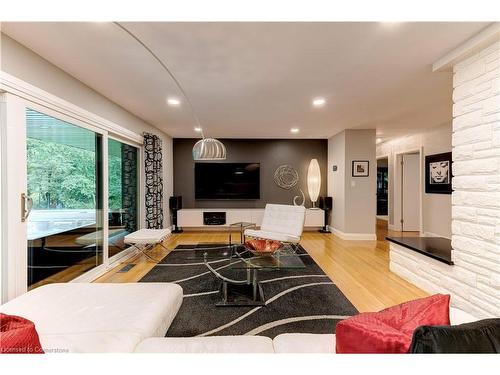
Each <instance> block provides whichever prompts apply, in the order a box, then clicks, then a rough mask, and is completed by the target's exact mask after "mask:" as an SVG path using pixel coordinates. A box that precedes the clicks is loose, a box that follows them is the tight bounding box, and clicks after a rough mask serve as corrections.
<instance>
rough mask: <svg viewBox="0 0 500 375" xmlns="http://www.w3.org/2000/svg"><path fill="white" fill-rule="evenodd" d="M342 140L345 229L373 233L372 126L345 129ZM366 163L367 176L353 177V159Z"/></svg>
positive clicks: (374, 166) (374, 174)
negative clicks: (343, 141)
mask: <svg viewBox="0 0 500 375" xmlns="http://www.w3.org/2000/svg"><path fill="white" fill-rule="evenodd" d="M345 132H346V141H345V154H346V159H345V164H346V165H345V168H346V169H345V170H346V174H345V177H346V179H345V191H346V202H347V204H346V211H345V221H346V223H345V230H346V232H347V233H363V234H375V226H376V222H375V216H376V213H377V194H376V193H377V160H376V156H375V150H376V146H375V129H367V130H346V131H345ZM353 160H367V161H368V162H369V175H368V177H352V161H353Z"/></svg>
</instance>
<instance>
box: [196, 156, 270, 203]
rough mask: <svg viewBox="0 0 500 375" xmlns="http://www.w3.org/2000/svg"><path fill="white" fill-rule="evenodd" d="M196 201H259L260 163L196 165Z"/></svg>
mask: <svg viewBox="0 0 500 375" xmlns="http://www.w3.org/2000/svg"><path fill="white" fill-rule="evenodd" d="M194 185H195V199H259V198H260V164H259V163H195V165H194Z"/></svg>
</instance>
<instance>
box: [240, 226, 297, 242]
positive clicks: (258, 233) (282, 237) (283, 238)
mask: <svg viewBox="0 0 500 375" xmlns="http://www.w3.org/2000/svg"><path fill="white" fill-rule="evenodd" d="M244 233H245V236H248V237H254V238H266V239H269V240H274V241H280V242H291V243H297V242H299V241H300V237H297V236H294V235H291V234H286V233H278V232H268V231H265V230H258V229H247V230H245V232H244Z"/></svg>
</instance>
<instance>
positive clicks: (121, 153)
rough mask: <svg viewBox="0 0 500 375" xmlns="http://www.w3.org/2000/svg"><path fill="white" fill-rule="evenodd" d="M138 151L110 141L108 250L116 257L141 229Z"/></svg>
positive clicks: (112, 140) (126, 145) (132, 147)
mask: <svg viewBox="0 0 500 375" xmlns="http://www.w3.org/2000/svg"><path fill="white" fill-rule="evenodd" d="M137 160H138V149H137V147H134V146H130V145H128V144H125V143H122V142H119V141H116V140H114V139H111V138H110V139H109V140H108V191H109V193H108V206H109V207H108V208H109V213H108V225H109V237H108V246H109V247H108V249H109V256H110V257H112V256H114V255H116V254H118V253H119V252H121V251H122V250H124V249H125V244H124V243H123V238H124V237H125V236H126V235H127V234H128V233H131V232H134V231H136V230H137V228H138V215H137V209H138V207H137V206H138V182H137V180H138V169H137V168H138V162H137Z"/></svg>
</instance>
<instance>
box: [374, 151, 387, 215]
mask: <svg viewBox="0 0 500 375" xmlns="http://www.w3.org/2000/svg"><path fill="white" fill-rule="evenodd" d="M388 212H389V158H388V157H382V158H380V159H377V218H378V219H382V220H387V219H388Z"/></svg>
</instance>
